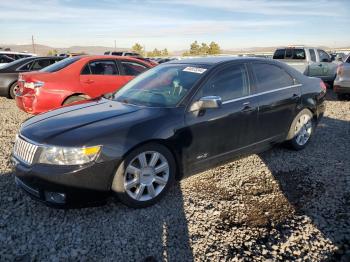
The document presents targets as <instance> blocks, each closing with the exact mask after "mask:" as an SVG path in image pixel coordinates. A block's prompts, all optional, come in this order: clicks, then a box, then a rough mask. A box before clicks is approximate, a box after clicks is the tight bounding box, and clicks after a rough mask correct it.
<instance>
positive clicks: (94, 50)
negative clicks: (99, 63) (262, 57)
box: [0, 44, 350, 56]
mask: <svg viewBox="0 0 350 262" xmlns="http://www.w3.org/2000/svg"><path fill="white" fill-rule="evenodd" d="M0 47H2V48H10V49H11V50H12V51H17V52H29V53H32V52H33V48H32V45H30V44H29V45H6V44H0ZM278 47H279V46H270V47H247V48H232V49H224V50H222V53H223V54H241V53H243V54H244V53H264V52H267V53H269V52H273V51H275V50H276V48H278ZM318 48H321V49H324V50H332V51H334V50H342V49H347V50H350V47H342V48H330V47H327V46H318ZM53 50H57V52H58V53H59V54H61V53H67V52H70V53H83V52H84V53H86V54H90V55H102V54H103V53H104V52H106V51H113V50H114V47H107V46H71V47H52V46H47V45H40V44H36V45H35V53H36V54H38V55H47V54H48V53H49V51H53ZM116 50H118V51H128V50H130V49H128V48H119V47H118V48H116ZM186 51H188V50H175V51H171V52H170V54H171V55H172V56H181V55H182V54H183V53H184V52H186Z"/></svg>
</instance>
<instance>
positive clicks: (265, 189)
mask: <svg viewBox="0 0 350 262" xmlns="http://www.w3.org/2000/svg"><path fill="white" fill-rule="evenodd" d="M27 117H29V116H28V115H26V114H24V113H21V112H19V110H17V108H16V106H15V104H14V101H13V100H8V99H5V98H0V120H1V122H0V123H1V129H0V134H1V135H0V146H1V150H0V212H1V215H0V260H1V261H13V260H17V261H33V260H36V261H61V260H83V261H85V260H101V261H111V260H114V261H164V260H165V261H191V260H196V261H252V260H255V261H266V260H271V261H276V260H281V261H282V260H283V261H284V260H299V261H305V260H312V261H324V260H330V261H350V101H337V100H336V99H335V98H334V95H333V94H330V95H329V99H328V101H327V113H326V115H325V118H324V119H323V121H322V123H321V124H320V126H319V128H318V130H317V133H316V135H315V137H314V139H313V141H312V143H311V144H310V145H309V147H308V148H306V149H305V150H303V151H301V152H294V151H289V150H286V149H284V148H282V147H276V148H274V149H273V150H270V151H267V152H265V153H262V154H259V155H252V156H249V157H247V158H244V159H241V160H238V161H235V162H232V163H229V164H227V165H224V166H221V167H218V168H215V169H211V170H209V171H207V172H203V173H201V174H198V175H196V176H192V177H190V178H187V179H184V180H182V181H181V183H179V184H177V185H176V186H174V187H173V188H172V190H171V192H170V193H169V194H168V195H167V196H166V197H165V199H164V200H162V201H161V202H160V203H159V204H157V205H155V206H153V207H150V208H147V209H142V210H134V209H130V208H127V207H125V206H123V205H122V204H120V203H116V202H114V201H112V200H111V201H109V202H108V203H107V204H106V205H104V206H101V207H96V208H84V209H73V210H56V209H52V208H48V207H46V206H44V205H42V204H39V203H37V202H35V201H33V200H31V199H30V198H29V197H28V196H26V195H25V194H24V193H22V192H21V191H19V190H17V189H16V187H15V185H14V178H13V174H12V173H11V168H10V163H9V154H10V151H11V148H12V145H13V144H12V141H13V139H14V136H15V133H16V131H17V130H18V127H19V125H20V123H21V121H23V120H24V119H26V118H27Z"/></svg>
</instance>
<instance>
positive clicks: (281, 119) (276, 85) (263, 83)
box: [251, 62, 301, 141]
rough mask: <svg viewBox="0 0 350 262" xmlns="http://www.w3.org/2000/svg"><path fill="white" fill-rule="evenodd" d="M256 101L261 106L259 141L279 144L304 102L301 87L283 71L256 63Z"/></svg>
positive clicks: (252, 65) (269, 65) (273, 65)
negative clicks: (278, 141)
mask: <svg viewBox="0 0 350 262" xmlns="http://www.w3.org/2000/svg"><path fill="white" fill-rule="evenodd" d="M251 68H252V70H253V72H254V75H255V83H256V87H257V89H256V94H255V95H256V97H257V98H258V100H259V102H258V104H259V114H258V128H257V130H256V135H257V139H258V141H265V140H266V141H268V140H278V139H280V138H281V137H283V136H284V134H286V133H287V132H288V130H289V126H290V124H291V122H292V119H293V116H294V115H295V112H296V107H297V104H298V102H299V100H300V86H301V85H300V84H297V82H296V80H295V79H293V77H292V76H291V75H290V74H289V73H288V72H287V71H286V70H285V69H283V68H282V67H279V66H277V65H275V64H269V63H263V62H254V63H252V64H251Z"/></svg>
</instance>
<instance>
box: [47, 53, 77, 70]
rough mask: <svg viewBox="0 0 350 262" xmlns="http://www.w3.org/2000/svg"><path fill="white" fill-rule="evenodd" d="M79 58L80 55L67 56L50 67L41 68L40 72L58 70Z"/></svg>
mask: <svg viewBox="0 0 350 262" xmlns="http://www.w3.org/2000/svg"><path fill="white" fill-rule="evenodd" d="M79 59H80V57H79V56H75V57H70V58H65V59H63V60H61V61H59V62H57V63H54V64H52V65H50V66H48V67H45V68H43V69H41V70H40V72H47V73H53V72H57V71H59V70H61V69H63V68H65V67H67V66H69V65H71V64H73V63H74V62H75V61H78V60H79Z"/></svg>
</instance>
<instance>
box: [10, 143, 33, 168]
mask: <svg viewBox="0 0 350 262" xmlns="http://www.w3.org/2000/svg"><path fill="white" fill-rule="evenodd" d="M37 149H38V146H37V145H34V144H32V143H29V142H27V141H25V140H23V139H22V138H20V137H17V139H16V142H15V147H14V149H13V154H14V156H15V157H16V158H18V159H19V160H21V161H23V162H24V163H26V164H28V165H31V164H32V163H33V160H34V156H35V153H36V151H37Z"/></svg>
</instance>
